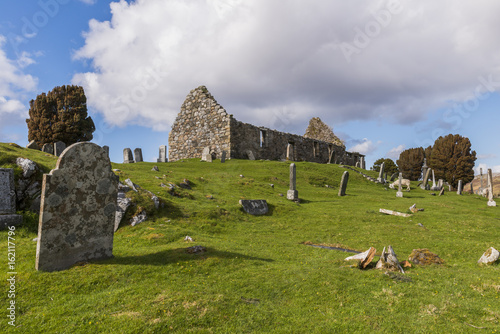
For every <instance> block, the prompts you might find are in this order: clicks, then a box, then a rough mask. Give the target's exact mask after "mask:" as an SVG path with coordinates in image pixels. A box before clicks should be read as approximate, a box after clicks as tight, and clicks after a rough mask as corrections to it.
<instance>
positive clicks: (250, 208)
mask: <svg viewBox="0 0 500 334" xmlns="http://www.w3.org/2000/svg"><path fill="white" fill-rule="evenodd" d="M240 204H241V206H243V210H245V212H246V213H249V214H251V215H254V216H261V215H265V214H266V213H268V212H269V208H268V206H267V202H266V200H265V199H240Z"/></svg>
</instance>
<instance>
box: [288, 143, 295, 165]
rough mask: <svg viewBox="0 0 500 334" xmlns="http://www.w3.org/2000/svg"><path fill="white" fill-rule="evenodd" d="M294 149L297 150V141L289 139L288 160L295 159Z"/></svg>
mask: <svg viewBox="0 0 500 334" xmlns="http://www.w3.org/2000/svg"><path fill="white" fill-rule="evenodd" d="M294 151H295V143H294V142H291V141H289V142H288V145H287V148H286V158H287V160H290V161H294V156H293V155H294Z"/></svg>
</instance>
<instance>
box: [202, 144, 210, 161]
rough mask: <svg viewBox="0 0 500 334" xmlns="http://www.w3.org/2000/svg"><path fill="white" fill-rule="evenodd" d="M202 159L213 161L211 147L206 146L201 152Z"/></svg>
mask: <svg viewBox="0 0 500 334" xmlns="http://www.w3.org/2000/svg"><path fill="white" fill-rule="evenodd" d="M201 161H206V162H212V154H211V153H210V147H208V146H207V147H205V148H204V149H203V152H202V153H201Z"/></svg>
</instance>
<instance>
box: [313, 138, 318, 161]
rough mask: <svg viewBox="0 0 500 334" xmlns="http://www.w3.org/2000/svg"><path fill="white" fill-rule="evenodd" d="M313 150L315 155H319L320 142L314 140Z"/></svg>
mask: <svg viewBox="0 0 500 334" xmlns="http://www.w3.org/2000/svg"><path fill="white" fill-rule="evenodd" d="M313 152H314V157H316V158H317V157H319V142H317V141H315V142H313Z"/></svg>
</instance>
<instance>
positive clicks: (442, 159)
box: [427, 134, 476, 187]
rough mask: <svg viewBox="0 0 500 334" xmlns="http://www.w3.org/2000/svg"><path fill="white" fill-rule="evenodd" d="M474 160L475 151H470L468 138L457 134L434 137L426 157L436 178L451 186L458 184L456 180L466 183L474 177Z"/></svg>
mask: <svg viewBox="0 0 500 334" xmlns="http://www.w3.org/2000/svg"><path fill="white" fill-rule="evenodd" d="M475 161H476V151H472V152H471V143H470V140H469V138H467V137H462V136H460V135H458V134H457V135H452V134H449V135H447V136H446V137H439V138H438V139H436V141H435V142H434V146H433V147H432V153H431V157H430V159H427V163H428V165H429V167H430V168H432V169H434V173H435V175H436V179H444V180H446V181H448V183H449V184H451V185H452V186H453V187H456V186H457V185H458V180H462V182H463V184H466V183H468V182H470V181H472V180H473V179H474V169H473V168H474V162H475Z"/></svg>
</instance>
